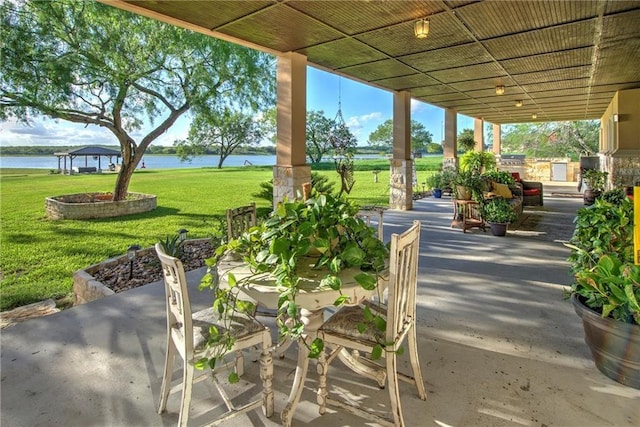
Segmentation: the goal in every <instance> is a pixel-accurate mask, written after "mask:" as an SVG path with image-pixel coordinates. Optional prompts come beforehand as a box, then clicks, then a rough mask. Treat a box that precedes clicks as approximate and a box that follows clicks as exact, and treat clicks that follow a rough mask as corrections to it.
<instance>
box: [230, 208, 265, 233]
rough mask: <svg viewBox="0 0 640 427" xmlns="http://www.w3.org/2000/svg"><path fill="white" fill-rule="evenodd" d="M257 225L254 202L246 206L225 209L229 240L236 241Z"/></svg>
mask: <svg viewBox="0 0 640 427" xmlns="http://www.w3.org/2000/svg"><path fill="white" fill-rule="evenodd" d="M257 223H258V216H257V213H256V204H255V203H254V202H252V203H251V204H249V205H246V206H239V207H237V208H232V209H227V238H228V239H229V240H231V239H236V238H238V237H240V235H241V234H242V233H244V232H245V231H247V230H248V229H249V228H250V227H253V226H254V225H256V224H257Z"/></svg>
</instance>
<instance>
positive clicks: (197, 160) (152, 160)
mask: <svg viewBox="0 0 640 427" xmlns="http://www.w3.org/2000/svg"><path fill="white" fill-rule="evenodd" d="M218 159H219V158H218V156H198V157H194V158H193V160H191V162H181V161H180V159H179V158H178V157H176V156H167V155H165V156H161V155H148V156H144V157H143V159H142V160H143V161H144V164H145V166H146V168H147V169H152V168H153V169H174V168H202V167H217V166H218ZM62 162H63V160H60V167H63V163H62ZM245 162H250V163H251V164H253V165H267V166H269V165H274V164H275V163H276V156H266V155H265V156H262V155H252V156H249V155H244V156H240V155H238V156H236V155H231V156H229V157H227V158H226V159H225V161H224V163H223V165H222V166H223V167H225V166H242V165H244V164H245ZM100 164H101V166H102V168H103V169H107V167H108V165H109V159H108V158H107V157H102V159H101V160H100ZM246 164H249V163H246ZM141 165H142V163H140V164H139V165H138V167H140V166H141ZM73 166H82V167H84V166H85V160H84V156H82V157H77V158H75V159H74V161H73ZM86 166H89V167H91V166H95V167H96V168H97V167H98V161H97V160H93V158H91V157H89V158H87V164H86ZM0 167H2V168H29V169H58V158H57V157H56V156H53V155H51V156H1V157H0ZM67 168H69V159H67Z"/></svg>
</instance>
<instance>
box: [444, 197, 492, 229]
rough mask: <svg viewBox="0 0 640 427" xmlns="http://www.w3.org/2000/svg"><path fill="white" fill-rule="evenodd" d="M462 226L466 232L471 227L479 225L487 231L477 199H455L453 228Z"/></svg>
mask: <svg viewBox="0 0 640 427" xmlns="http://www.w3.org/2000/svg"><path fill="white" fill-rule="evenodd" d="M454 227H457V228H462V232H463V233H466V231H467V230H468V229H469V228H473V227H478V228H480V229H482V231H486V224H485V223H484V220H483V219H482V216H481V215H480V206H479V205H478V202H476V201H475V200H462V199H453V220H452V221H451V228H454Z"/></svg>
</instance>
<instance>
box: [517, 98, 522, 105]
mask: <svg viewBox="0 0 640 427" xmlns="http://www.w3.org/2000/svg"><path fill="white" fill-rule="evenodd" d="M516 107H522V100H520V99H518V100H517V101H516Z"/></svg>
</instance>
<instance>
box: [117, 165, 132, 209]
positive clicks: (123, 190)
mask: <svg viewBox="0 0 640 427" xmlns="http://www.w3.org/2000/svg"><path fill="white" fill-rule="evenodd" d="M135 169H136V163H135V162H129V163H125V162H122V165H121V167H120V172H119V173H118V178H116V186H115V189H114V190H113V201H114V202H118V201H121V200H126V198H127V194H128V192H129V182H130V181H131V176H132V175H133V171H134V170H135Z"/></svg>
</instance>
